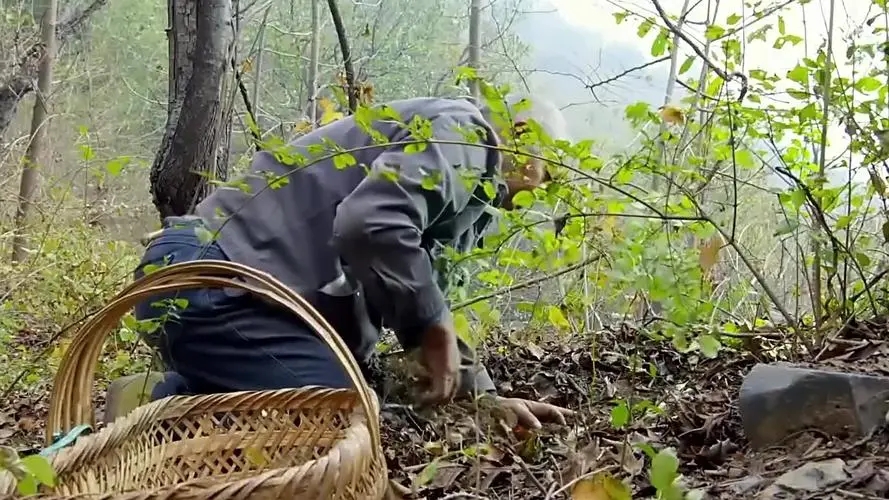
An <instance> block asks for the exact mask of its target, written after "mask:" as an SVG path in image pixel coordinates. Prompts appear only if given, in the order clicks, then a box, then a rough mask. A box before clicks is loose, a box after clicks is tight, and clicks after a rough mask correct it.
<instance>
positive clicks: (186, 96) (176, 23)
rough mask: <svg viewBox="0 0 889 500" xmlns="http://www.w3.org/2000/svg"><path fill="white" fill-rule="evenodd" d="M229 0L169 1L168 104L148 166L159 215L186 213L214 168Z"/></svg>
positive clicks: (229, 41)
mask: <svg viewBox="0 0 889 500" xmlns="http://www.w3.org/2000/svg"><path fill="white" fill-rule="evenodd" d="M231 23H232V7H231V1H230V0H170V27H169V28H168V29H169V36H170V53H171V60H170V66H171V67H170V73H171V79H172V81H171V83H170V91H171V93H172V95H170V104H169V107H168V115H167V127H166V133H165V134H164V138H163V140H162V142H161V147H160V149H159V151H158V154H157V156H156V157H155V160H154V164H153V165H152V166H151V174H150V177H149V178H150V182H151V195H152V200H153V202H154V206H155V207H157V210H158V212H159V213H160V216H161V218H162V219H163V218H164V217H169V216H171V215H184V214H187V213H190V212H191V211H192V210H193V209H194V206H195V205H197V203H198V201H200V199H201V197H202V195H203V194H204V192H203V191H204V188H205V187H206V185H207V180H206V177H208V176H209V177H212V176H214V175H215V173H216V172H217V171H218V163H217V154H218V147H219V145H220V135H221V133H222V132H223V130H224V129H225V128H226V127H222V126H221V121H222V120H221V116H220V115H221V112H222V106H221V101H222V98H221V95H220V92H221V86H222V82H223V79H224V78H225V74H226V71H227V67H228V64H229V59H230V57H229V50H230V48H231V44H232V26H231Z"/></svg>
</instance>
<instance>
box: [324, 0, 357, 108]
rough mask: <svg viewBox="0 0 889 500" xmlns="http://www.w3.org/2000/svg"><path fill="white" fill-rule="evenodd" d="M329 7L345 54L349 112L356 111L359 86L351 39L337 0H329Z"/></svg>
mask: <svg viewBox="0 0 889 500" xmlns="http://www.w3.org/2000/svg"><path fill="white" fill-rule="evenodd" d="M327 8H328V9H330V17H331V18H332V19H333V27H334V29H335V30H336V38H337V40H338V41H339V43H340V53H341V54H342V56H343V71H344V72H345V73H346V94H347V97H348V99H349V112H350V113H354V112H355V110H356V109H358V86H357V85H356V84H355V66H354V64H353V63H352V49H351V48H349V39H348V37H347V36H346V25H345V24H343V16H342V15H340V8H339V6H338V5H337V3H336V0H327Z"/></svg>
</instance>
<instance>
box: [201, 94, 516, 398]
mask: <svg viewBox="0 0 889 500" xmlns="http://www.w3.org/2000/svg"><path fill="white" fill-rule="evenodd" d="M388 105H389V106H391V108H393V109H394V110H395V111H397V112H398V114H399V115H400V117H401V118H402V119H403V121H404V122H410V119H411V117H412V116H414V115H419V116H421V117H424V118H426V119H428V120H430V121H431V123H432V129H433V130H432V132H433V137H434V138H435V139H439V140H452V141H464V142H465V141H466V135H465V132H461V131H460V130H458V129H457V128H458V127H459V128H460V129H463V130H466V129H471V128H477V129H478V130H480V131H482V132H483V134H482V135H483V136H484V138H483V142H485V143H487V144H488V145H492V146H495V145H497V144H498V139H497V134H496V133H495V132H494V130H493V128H492V126H491V125H490V123H489V121H488V120H486V118H485V116H484V114H483V113H482V111H481V110H480V109H479V108H478V107H476V106H475V105H474V104H472V103H471V102H469V101H466V100H451V99H439V98H417V99H409V100H403V101H396V102H391V103H388ZM372 127H373V128H374V129H375V130H377V131H378V132H380V133H381V134H382V135H383V136H384V137H386V138H388V142H390V143H392V142H398V141H409V140H412V137H411V136H410V133H409V132H408V131H406V130H404V127H403V126H400V125H397V124H395V123H393V122H389V121H376V122H374V123H373V124H372ZM324 143H327V144H328V145H329V144H330V143H334V144H336V145H338V146H339V147H340V148H343V149H347V150H355V149H356V148H364V149H358V150H356V151H355V152H353V153H352V156H353V157H354V158H355V160H356V163H357V165H354V166H348V167H346V168H342V165H339V168H338V166H337V165H336V164H335V162H334V159H333V158H330V159H327V160H322V161H319V162H316V163H313V164H309V165H308V166H304V167H302V168H300V167H295V166H288V165H285V164H286V163H293V161H290V160H291V159H292V158H293V157H294V156H295V155H300V156H302V157H313V158H318V157H319V156H321V155H320V154H319V151H318V150H319V149H323V147H321V145H322V144H324ZM374 144H375V142H374V141H373V140H372V139H371V138H370V137H369V136H368V134H367V133H366V132H365V131H364V130H363V129H362V128H361V127H360V126H359V125H357V124H356V122H355V119H354V118H353V117H347V118H344V119H342V120H339V121H336V122H334V123H331V124H329V125H327V126H324V127H321V128H319V129H317V130H315V131H313V132H311V133H309V134H307V135H304V136H302V137H299V138H298V139H296V140H295V141H293V142H291V143H290V144H289V148H288V152H286V153H283V154H276V153H275V152H274V151H273V152H268V151H264V152H260V153H257V154H256V155H255V156H254V159H253V163H252V165H251V169H250V174H248V175H247V176H246V177H245V178H243V179H241V180H240V181H239V182H238V183H237V184H238V185H235V186H232V187H221V188H219V189H217V190H216V191H214V193H213V194H212V195H210V196H209V197H208V198H206V199H205V200H204V201H203V202H201V203H200V204H199V205H198V207H197V209H196V212H197V215H199V216H201V217H203V218H204V219H205V220H207V221H210V224H211V226H212V228H213V229H218V230H219V234H218V236H217V241H218V242H219V244H220V246H221V247H222V249H223V251H225V252H226V254H227V255H228V257H229V258H230V259H231V260H233V261H235V262H240V263H243V264H246V265H249V266H252V267H254V268H257V269H260V270H263V271H266V272H268V273H270V274H272V275H273V276H275V277H277V278H278V279H280V280H281V281H283V282H284V283H286V284H287V285H289V286H291V287H293V288H294V289H295V290H297V291H298V292H299V293H301V294H302V295H303V296H305V297H306V299H307V300H309V301H310V302H311V303H312V304H313V305H314V306H315V307H316V308H318V310H319V311H320V312H321V313H322V314H323V315H324V316H325V318H327V319H328V321H330V322H331V324H332V325H333V326H334V327H335V328H336V329H337V331H338V332H339V333H340V335H341V336H342V337H343V339H344V340H345V341H346V343H347V344H348V345H349V347H350V349H351V350H352V352H353V353H354V354H355V356H356V358H358V359H359V361H361V360H363V359H366V358H367V356H369V355H370V353H371V352H372V351H373V349H374V347H375V344H376V342H377V341H378V339H379V335H380V329H381V327H382V326H386V327H389V328H392V329H393V330H394V331H395V332H396V334H397V336H398V340H399V342H400V343H401V344H402V346H403V347H404V348H405V349H406V350H408V349H412V348H414V347H417V346H418V345H419V341H420V338H421V333H422V332H423V331H424V329H425V328H426V327H427V326H428V325H430V324H432V323H434V322H438V321H442V320H446V319H448V316H449V315H450V311H449V307H448V303H447V301H446V299H445V295H444V291H445V289H446V287H447V283H446V281H447V279H446V276H443V274H442V273H439V272H437V270H436V262H437V260H436V257H438V255H439V251H440V249H441V247H443V246H450V247H453V248H455V249H457V250H458V251H467V250H470V249H471V248H473V247H474V246H475V245H477V244H478V243H479V242H480V237H481V233H482V231H484V229H485V227H486V226H487V225H488V224H489V222H490V221H491V219H492V215H491V209H490V207H491V206H492V205H493V206H498V205H499V204H500V202H501V200H502V198H503V196H504V195H505V186H504V185H503V184H502V181H501V180H500V178H499V174H500V162H501V157H500V154H499V152H498V151H496V150H493V149H489V148H484V147H479V146H475V147H470V146H467V145H457V144H435V143H433V144H427V145H426V148H425V150H423V151H422V152H406V151H405V150H404V147H403V146H395V145H389V146H386V145H383V146H374ZM376 144H379V141H377V142H376ZM393 167H395V168H396V169H397V171H398V174H399V175H398V178H397V181H393V178H392V177H391V176H389V177H384V176H382V175H379V174H381V173H383V172H385V171H390V172H391V171H392V168H393ZM368 172H369V173H368ZM285 174H289V175H288V176H287V178H286V179H287V180H286V181H284V182H273V183H270V182H269V179H271V178H274V177H275V176H281V175H285ZM465 174H475V175H474V177H475V178H476V179H478V180H476V181H475V182H467V181H466V179H467V178H472V177H473V175H465ZM485 181H491V182H492V183H493V185H494V186H495V188H496V189H495V190H496V193H497V195H496V196H495V197H494V198H493V199H491V198H489V196H488V195H487V194H486V191H485V189H484V187H483V183H484V182H485ZM489 192H490V190H489ZM460 348H461V352H462V355H463V360H462V364H463V368H462V380H463V387H462V389H463V391H464V392H472V391H473V390H475V391H493V390H494V384H493V382H492V381H491V379H490V377H489V376H488V374H487V372H486V370H485V369H484V368H481V367H478V366H477V363H475V360H474V357H473V356H474V355H473V352H472V350H471V349H470V348H469V347H468V346H466V345H465V344H463V343H462V342H461V344H460Z"/></svg>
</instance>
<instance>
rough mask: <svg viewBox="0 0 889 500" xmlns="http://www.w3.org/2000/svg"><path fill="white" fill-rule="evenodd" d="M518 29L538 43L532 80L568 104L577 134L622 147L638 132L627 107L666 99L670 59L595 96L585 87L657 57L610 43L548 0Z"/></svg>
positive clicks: (532, 84) (529, 40) (568, 114)
mask: <svg viewBox="0 0 889 500" xmlns="http://www.w3.org/2000/svg"><path fill="white" fill-rule="evenodd" d="M538 11H539V12H538ZM516 28H517V31H518V34H519V36H521V37H522V39H523V40H524V42H525V43H527V44H528V45H529V46H531V48H532V54H531V58H530V63H529V68H528V69H534V70H536V71H533V72H532V74H531V76H530V77H529V78H528V85H529V86H530V87H531V88H532V89H533V90H536V91H540V92H541V93H542V94H544V95H546V96H548V98H549V99H551V100H552V101H554V102H555V103H556V104H557V105H559V106H561V107H563V108H564V109H563V111H564V112H565V115H566V118H567V119H568V120H569V123H570V124H571V125H573V129H574V131H575V135H576V137H575V138H576V139H577V138H593V139H596V140H597V141H599V142H600V143H602V147H604V148H605V149H609V150H611V149H615V148H617V149H621V148H622V146H623V145H625V144H626V143H627V142H629V141H630V140H632V138H633V136H634V134H632V132H631V131H630V128H629V126H628V125H627V124H626V122H625V121H624V119H623V116H624V108H625V107H626V106H627V105H628V104H631V103H633V102H636V101H639V100H642V101H646V102H648V103H650V104H652V105H654V106H660V105H661V104H662V101H663V95H664V89H665V87H666V84H667V70H668V66H667V65H666V63H665V64H662V65H659V66H655V67H653V68H649V69H648V70H644V71H638V72H634V73H632V74H631V75H629V76H627V77H624V78H621V79H620V80H618V81H616V82H613V83H610V84H608V85H605V86H602V87H598V88H596V89H595V97H594V96H593V94H592V93H591V92H590V90H589V89H587V88H585V87H584V83H595V82H599V81H602V80H605V79H608V78H610V77H613V76H615V75H617V74H620V73H621V72H623V71H626V70H627V69H629V68H632V67H634V66H638V65H641V64H644V63H645V62H647V61H649V60H651V57H650V56H648V55H647V54H643V53H641V52H640V51H639V50H638V49H637V48H636V47H634V46H631V45H627V44H617V43H613V42H612V43H606V42H605V40H603V38H602V36H601V35H600V34H598V33H596V32H595V31H592V30H587V29H583V28H578V27H576V26H574V25H572V24H569V23H568V22H566V21H565V20H564V19H563V18H562V17H561V16H560V15H559V13H558V12H556V11H555V10H554V9H552V7H550V6H549V5H548V3H547V2H546V1H545V0H543V1H541V2H539V6H538V7H537V8H536V10H535V12H534V13H530V14H527V15H525V17H524V19H522V20H521V21H520V22H519V23H518V24H517V26H516ZM596 98H598V101H599V102H598V103H597V102H596Z"/></svg>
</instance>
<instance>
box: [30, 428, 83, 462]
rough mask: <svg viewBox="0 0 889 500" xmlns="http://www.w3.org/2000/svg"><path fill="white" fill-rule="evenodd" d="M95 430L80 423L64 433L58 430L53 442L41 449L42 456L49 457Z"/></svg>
mask: <svg viewBox="0 0 889 500" xmlns="http://www.w3.org/2000/svg"><path fill="white" fill-rule="evenodd" d="M92 432H93V428H92V427H91V426H89V425H78V426H77V427H75V428H73V429H71V430H70V431H68V433H67V434H64V435H63V434H62V433H61V432H57V433H56V434H55V435H54V436H53V439H52V444H51V445H49V446H47V447H46V448H44V449H43V450H41V451H40V456H42V457H49V456H52V455H54V454H56V453H58V452H59V451H61V450H62V449H63V448H67V447H69V446H71V445H73V444H74V442H75V441H77V439H78V438H80V437H81V436H86V435H88V434H90V433H92Z"/></svg>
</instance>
